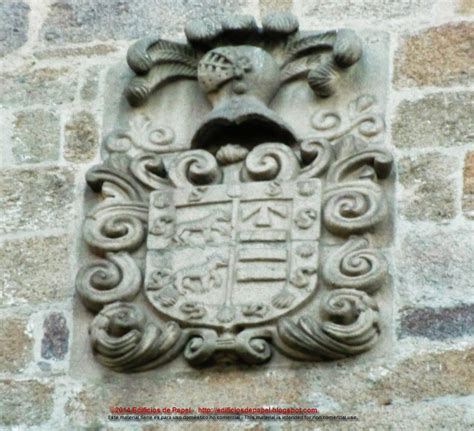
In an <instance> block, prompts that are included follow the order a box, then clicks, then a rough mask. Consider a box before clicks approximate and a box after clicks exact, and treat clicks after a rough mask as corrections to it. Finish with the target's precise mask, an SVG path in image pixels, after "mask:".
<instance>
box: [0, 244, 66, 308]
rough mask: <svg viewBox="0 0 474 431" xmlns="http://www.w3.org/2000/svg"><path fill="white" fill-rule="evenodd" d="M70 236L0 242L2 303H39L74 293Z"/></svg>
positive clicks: (0, 301)
mask: <svg viewBox="0 0 474 431" xmlns="http://www.w3.org/2000/svg"><path fill="white" fill-rule="evenodd" d="M69 254H70V239H69V238H68V237H67V236H51V237H32V238H28V239H18V240H5V241H3V243H0V257H1V258H0V286H1V291H0V292H1V300H0V303H2V305H17V304H18V305H19V304H25V303H28V304H37V303H42V302H50V301H52V300H59V299H63V298H66V297H68V296H72V295H73V281H72V277H73V275H72V271H71V269H70V267H69V263H68V259H69V257H68V256H69Z"/></svg>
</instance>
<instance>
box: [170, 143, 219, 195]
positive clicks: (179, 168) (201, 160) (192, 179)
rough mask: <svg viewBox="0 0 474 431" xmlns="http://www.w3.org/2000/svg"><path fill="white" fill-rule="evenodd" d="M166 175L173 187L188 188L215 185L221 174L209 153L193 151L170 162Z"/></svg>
mask: <svg viewBox="0 0 474 431" xmlns="http://www.w3.org/2000/svg"><path fill="white" fill-rule="evenodd" d="M168 175H169V178H170V181H171V183H172V184H173V185H174V186H175V187H189V186H193V185H208V184H214V183H217V182H219V180H220V178H221V175H222V174H221V171H220V170H219V167H218V165H217V161H216V159H215V158H214V156H213V155H212V154H211V153H209V152H207V151H205V150H193V151H187V152H186V153H183V154H180V155H179V156H177V157H176V158H175V159H174V160H173V161H172V162H171V165H170V168H169V172H168Z"/></svg>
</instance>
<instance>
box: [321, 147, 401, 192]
mask: <svg viewBox="0 0 474 431" xmlns="http://www.w3.org/2000/svg"><path fill="white" fill-rule="evenodd" d="M392 165H393V156H392V155H391V154H390V153H389V152H388V151H387V150H384V149H382V148H370V149H367V150H362V151H358V152H356V153H355V154H351V155H350V156H348V157H344V158H341V159H339V160H337V161H336V162H335V163H334V164H333V165H332V166H331V169H329V171H328V175H327V181H328V183H335V184H337V183H340V182H342V181H345V180H348V179H349V180H350V179H361V178H360V177H357V176H356V177H355V178H354V174H356V175H357V174H360V173H361V172H360V169H361V168H364V167H371V168H372V169H373V172H374V174H375V177H376V178H379V179H385V178H387V177H388V176H389V175H390V172H391V170H392ZM351 174H352V176H351ZM364 176H365V177H367V173H366V171H364ZM376 178H373V179H376Z"/></svg>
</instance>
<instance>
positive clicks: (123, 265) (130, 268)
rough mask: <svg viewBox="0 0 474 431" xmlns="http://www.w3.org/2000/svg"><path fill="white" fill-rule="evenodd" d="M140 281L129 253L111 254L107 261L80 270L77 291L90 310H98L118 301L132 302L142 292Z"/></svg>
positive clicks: (137, 269) (139, 273)
mask: <svg viewBox="0 0 474 431" xmlns="http://www.w3.org/2000/svg"><path fill="white" fill-rule="evenodd" d="M141 281H142V275H141V272H140V269H139V268H138V267H137V264H136V262H135V260H134V259H133V258H132V257H131V256H130V255H129V254H128V253H125V252H121V253H116V254H112V253H109V254H107V259H101V260H99V261H96V262H93V263H91V264H89V265H86V266H85V267H83V268H82V269H81V270H80V271H79V273H78V275H77V279H76V291H77V293H78V295H79V296H80V298H81V300H82V302H83V303H84V305H85V306H86V307H87V308H88V309H90V310H92V311H99V310H100V309H101V308H102V307H103V306H104V305H107V304H111V303H112V302H115V301H131V300H132V299H133V298H135V296H136V295H137V294H138V292H139V291H140V287H141Z"/></svg>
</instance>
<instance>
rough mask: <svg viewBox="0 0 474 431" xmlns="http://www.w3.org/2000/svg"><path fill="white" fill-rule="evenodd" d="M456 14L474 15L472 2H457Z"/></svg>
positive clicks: (461, 0) (473, 3)
mask: <svg viewBox="0 0 474 431" xmlns="http://www.w3.org/2000/svg"><path fill="white" fill-rule="evenodd" d="M456 12H457V13H459V14H461V15H474V0H458V1H457V4H456Z"/></svg>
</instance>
